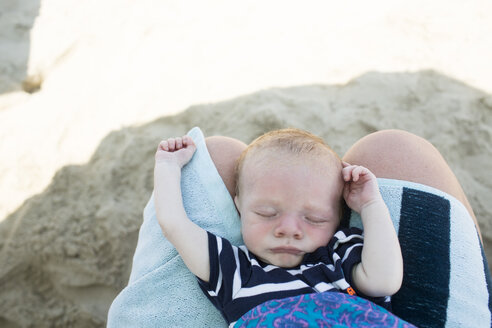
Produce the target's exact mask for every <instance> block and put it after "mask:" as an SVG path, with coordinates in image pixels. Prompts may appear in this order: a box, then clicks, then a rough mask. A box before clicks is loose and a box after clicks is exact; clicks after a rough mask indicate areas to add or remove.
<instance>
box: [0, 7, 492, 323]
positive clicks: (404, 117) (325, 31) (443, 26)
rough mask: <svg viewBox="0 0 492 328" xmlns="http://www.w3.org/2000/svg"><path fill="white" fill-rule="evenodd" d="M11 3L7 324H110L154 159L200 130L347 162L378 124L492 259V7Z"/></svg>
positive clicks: (4, 104) (2, 117)
mask: <svg viewBox="0 0 492 328" xmlns="http://www.w3.org/2000/svg"><path fill="white" fill-rule="evenodd" d="M5 3H6V6H3V7H2V8H1V9H0V326H1V327H52V326H54V327H65V326H70V327H103V326H104V325H105V322H106V314H107V310H108V308H109V305H110V303H111V300H112V299H113V298H114V297H115V295H116V294H117V293H118V292H119V291H120V290H121V289H122V288H123V287H124V286H125V284H126V282H127V280H128V276H129V272H130V269H131V259H132V255H133V251H134V249H135V245H136V242H137V236H138V229H139V225H140V223H141V220H142V217H141V214H142V210H143V207H144V205H145V203H146V202H147V200H148V198H149V196H150V193H151V191H152V179H153V177H152V167H153V153H154V150H155V147H156V145H157V143H158V142H159V140H160V139H161V138H164V137H170V136H175V135H181V134H183V133H185V132H186V131H187V130H188V129H189V128H191V127H193V126H200V127H201V128H202V130H203V131H204V133H205V134H206V135H209V136H210V135H226V136H231V137H235V138H238V139H240V140H243V141H244V142H249V141H250V140H252V139H253V138H254V137H256V136H257V135H259V134H261V133H262V132H265V131H267V130H271V129H275V128H281V127H288V126H294V127H299V128H303V129H307V130H309V131H311V132H313V133H316V134H318V135H320V136H322V137H323V138H325V139H326V141H327V142H328V143H329V144H330V145H332V147H333V148H334V149H335V150H336V151H337V152H338V153H340V154H343V153H344V152H345V151H346V150H347V149H348V148H349V147H350V145H351V144H352V143H353V142H355V141H356V140H357V139H358V138H360V137H362V136H364V135H366V134H367V133H371V132H374V131H377V130H381V129H387V128H398V129H405V130H407V131H410V132H413V133H415V134H417V135H420V136H422V137H424V138H427V139H428V140H430V141H431V142H432V143H433V144H434V145H435V146H436V147H437V148H438V149H439V150H440V151H441V152H442V154H443V156H444V157H445V159H446V160H447V161H448V162H449V164H450V166H451V168H452V169H453V170H454V172H455V173H456V175H457V176H458V179H459V180H460V182H461V183H462V185H463V188H464V190H465V192H466V193H467V195H468V198H469V200H470V203H471V204H472V206H473V208H474V210H475V213H476V214H477V218H478V220H479V223H480V228H481V231H482V234H483V237H484V241H485V250H486V253H487V255H488V256H489V258H492V210H491V209H490V207H489V206H488V205H489V204H491V201H492V197H491V196H490V195H491V194H492V175H491V174H490V172H491V171H492V164H491V158H492V156H491V155H492V66H491V65H490V64H489V59H490V58H492V42H491V38H490V37H489V36H488V34H487V33H486V32H485V31H491V30H492V21H490V19H488V17H487V13H489V12H492V5H491V4H490V3H488V2H485V1H471V2H468V3H466V4H462V3H460V2H449V1H447V2H444V1H435V2H432V4H429V3H427V2H423V1H421V2H419V1H417V2H415V1H412V2H410V1H408V2H399V3H393V2H389V1H377V2H371V4H370V5H369V4H363V3H359V4H358V5H357V6H356V5H354V4H351V5H349V4H346V5H345V4H330V3H326V2H324V1H319V2H316V1H315V2H312V4H311V7H309V6H308V7H306V6H304V7H302V8H297V7H296V2H285V1H272V2H268V4H266V3H264V2H260V1H253V2H248V3H247V4H245V3H236V2H225V1H211V2H207V3H206V4H205V3H204V4H202V3H200V2H192V1H181V2H179V3H169V2H155V1H150V0H143V1H138V2H135V1H130V0H126V1H116V0H108V1H104V2H101V1H95V0H93V1H86V2H83V3H80V2H77V1H74V0H63V1H62V0H49V1H47V0H42V1H27V0H21V1H6V2H5ZM2 4H3V3H2ZM424 4H425V5H424Z"/></svg>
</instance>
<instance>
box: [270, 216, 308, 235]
mask: <svg viewBox="0 0 492 328" xmlns="http://www.w3.org/2000/svg"><path fill="white" fill-rule="evenodd" d="M279 219H280V220H278V224H277V226H276V227H275V230H274V235H275V237H277V238H284V237H288V238H294V239H301V238H302V229H301V227H300V221H299V219H298V218H297V217H295V216H294V215H287V214H286V215H283V216H281V217H280V218H279Z"/></svg>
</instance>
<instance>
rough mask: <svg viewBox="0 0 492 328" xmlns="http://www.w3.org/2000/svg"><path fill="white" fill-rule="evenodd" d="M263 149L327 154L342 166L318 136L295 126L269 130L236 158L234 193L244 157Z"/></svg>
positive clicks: (297, 153)
mask: <svg viewBox="0 0 492 328" xmlns="http://www.w3.org/2000/svg"><path fill="white" fill-rule="evenodd" d="M265 150H270V151H273V150H277V151H279V150H280V151H281V152H284V153H287V154H290V155H294V156H303V155H309V156H311V158H315V159H318V158H321V157H322V156H326V155H329V157H330V158H332V159H334V160H335V161H336V163H337V166H339V167H340V169H341V168H342V164H341V159H340V157H339V156H338V155H337V154H336V153H335V152H334V151H333V150H332V149H331V148H330V147H329V146H328V145H327V144H326V143H325V142H324V140H323V139H321V138H320V137H318V136H316V135H314V134H312V133H310V132H307V131H304V130H300V129H296V128H288V129H280V130H274V131H270V132H267V133H265V134H263V135H261V136H259V137H258V138H256V139H255V140H253V142H251V143H250V144H249V145H248V147H247V148H246V149H245V150H244V151H243V152H242V154H241V156H240V157H239V158H238V160H237V162H236V170H235V182H236V195H239V187H240V183H241V181H240V177H241V173H242V170H243V167H244V163H245V161H246V159H249V158H250V157H251V156H255V155H257V154H260V153H262V152H263V151H265Z"/></svg>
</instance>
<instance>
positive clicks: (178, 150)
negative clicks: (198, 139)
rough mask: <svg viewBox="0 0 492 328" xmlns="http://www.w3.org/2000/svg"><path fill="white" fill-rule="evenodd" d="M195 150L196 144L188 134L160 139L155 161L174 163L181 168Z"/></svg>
mask: <svg viewBox="0 0 492 328" xmlns="http://www.w3.org/2000/svg"><path fill="white" fill-rule="evenodd" d="M195 151H196V145H195V143H194V142H193V139H192V138H191V137H189V136H186V135H185V136H183V137H182V138H181V137H177V138H169V139H167V140H162V141H161V142H160V143H159V146H158V147H157V152H156V153H155V162H156V164H158V163H176V164H178V166H179V167H180V168H182V167H183V166H184V165H185V164H186V163H188V162H189V161H190V160H191V157H193V154H194V153H195Z"/></svg>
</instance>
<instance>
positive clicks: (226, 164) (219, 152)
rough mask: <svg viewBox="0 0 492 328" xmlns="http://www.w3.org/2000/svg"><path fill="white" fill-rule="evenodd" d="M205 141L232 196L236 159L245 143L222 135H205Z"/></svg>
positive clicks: (234, 188) (234, 186) (233, 193)
mask: <svg viewBox="0 0 492 328" xmlns="http://www.w3.org/2000/svg"><path fill="white" fill-rule="evenodd" d="M205 143H206V145H207V149H208V152H209V153H210V157H212V161H213V162H214V164H215V167H216V168H217V171H219V175H220V176H221V178H222V180H223V181H224V184H225V185H226V187H227V190H228V191H229V193H230V194H231V196H232V198H234V196H235V194H236V192H235V190H236V181H235V179H234V175H235V169H236V160H237V159H238V158H239V156H240V155H241V153H242V152H243V150H244V149H245V148H246V144H245V143H244V142H242V141H239V140H237V139H234V138H229V137H222V136H214V137H207V138H206V139H205Z"/></svg>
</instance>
